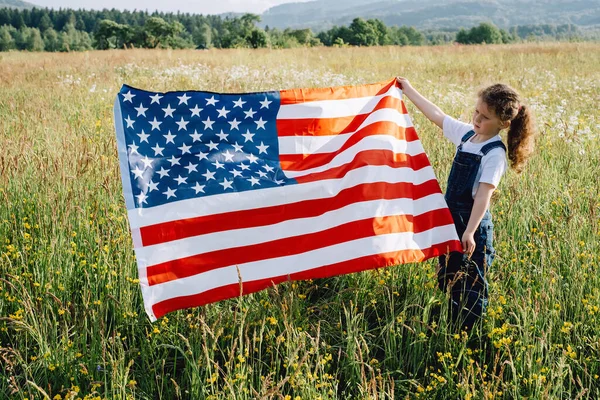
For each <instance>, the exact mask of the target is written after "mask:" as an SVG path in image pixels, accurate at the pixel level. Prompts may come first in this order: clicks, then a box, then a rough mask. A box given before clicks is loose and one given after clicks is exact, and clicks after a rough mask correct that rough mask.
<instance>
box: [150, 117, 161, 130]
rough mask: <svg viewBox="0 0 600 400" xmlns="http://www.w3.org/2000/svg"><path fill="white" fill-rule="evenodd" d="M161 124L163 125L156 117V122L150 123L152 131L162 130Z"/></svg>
mask: <svg viewBox="0 0 600 400" xmlns="http://www.w3.org/2000/svg"><path fill="white" fill-rule="evenodd" d="M160 124H162V122H161V121H158V120H157V119H156V117H154V120H153V121H150V125H152V129H151V130H155V129H156V130H160Z"/></svg>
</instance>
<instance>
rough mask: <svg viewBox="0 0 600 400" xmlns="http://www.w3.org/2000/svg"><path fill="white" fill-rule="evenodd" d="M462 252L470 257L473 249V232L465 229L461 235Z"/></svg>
mask: <svg viewBox="0 0 600 400" xmlns="http://www.w3.org/2000/svg"><path fill="white" fill-rule="evenodd" d="M462 246H463V252H464V253H465V254H466V255H468V256H469V257H471V254H473V252H474V251H475V238H474V237H473V233H471V232H467V231H465V233H464V234H463V237H462Z"/></svg>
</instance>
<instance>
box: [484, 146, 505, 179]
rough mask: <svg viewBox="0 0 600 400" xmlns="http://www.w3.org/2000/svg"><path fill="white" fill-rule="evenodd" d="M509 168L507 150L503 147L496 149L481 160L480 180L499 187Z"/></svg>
mask: <svg viewBox="0 0 600 400" xmlns="http://www.w3.org/2000/svg"><path fill="white" fill-rule="evenodd" d="M507 168H508V162H507V161H506V152H505V151H504V150H503V149H494V150H492V151H490V152H489V153H488V154H487V155H486V156H485V157H483V159H482V160H481V177H480V178H479V182H480V183H481V182H483V183H489V184H490V185H493V186H494V187H495V188H497V187H498V184H499V183H500V179H501V178H502V175H504V172H506V169H507Z"/></svg>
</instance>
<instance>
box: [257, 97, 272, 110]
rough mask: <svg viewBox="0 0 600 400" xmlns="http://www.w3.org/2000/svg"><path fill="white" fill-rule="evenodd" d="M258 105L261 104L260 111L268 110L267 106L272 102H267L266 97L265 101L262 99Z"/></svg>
mask: <svg viewBox="0 0 600 400" xmlns="http://www.w3.org/2000/svg"><path fill="white" fill-rule="evenodd" d="M259 103H260V104H261V105H260V108H261V109H262V108H266V109H269V104H271V103H272V101H269V100H267V96H265V99H264V100H263V101H259Z"/></svg>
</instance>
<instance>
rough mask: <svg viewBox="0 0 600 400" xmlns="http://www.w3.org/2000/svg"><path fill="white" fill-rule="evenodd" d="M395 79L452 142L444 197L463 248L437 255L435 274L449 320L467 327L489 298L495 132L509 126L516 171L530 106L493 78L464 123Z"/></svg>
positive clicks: (498, 155) (526, 142) (529, 127)
mask: <svg viewBox="0 0 600 400" xmlns="http://www.w3.org/2000/svg"><path fill="white" fill-rule="evenodd" d="M397 80H398V82H399V83H400V87H401V88H402V91H403V92H404V94H405V95H406V97H408V98H409V99H410V101H412V102H413V103H414V105H415V106H417V108H418V109H419V110H421V112H422V113H423V114H425V116H426V117H427V118H429V120H430V121H431V122H433V123H434V124H436V125H437V126H439V127H440V128H442V130H443V134H444V136H445V137H447V138H448V139H449V140H450V141H451V142H452V143H454V145H455V146H457V151H456V155H455V157H454V162H453V163H452V169H451V170H450V176H449V177H448V186H447V189H446V195H445V199H446V202H447V203H448V208H449V209H450V212H451V214H452V218H453V219H454V225H455V226H456V231H457V233H458V236H459V238H460V239H461V242H462V246H463V251H464V254H462V253H458V252H451V253H450V254H449V255H443V256H440V257H439V266H438V271H437V274H438V284H439V287H440V289H441V290H443V291H444V292H445V291H446V289H447V288H450V294H451V297H450V310H451V315H452V318H453V320H455V321H457V320H458V321H459V322H460V324H461V327H466V328H467V329H471V328H472V326H473V324H474V323H475V322H476V321H477V320H478V319H479V318H480V317H481V315H482V314H483V312H484V311H485V309H486V307H487V303H488V300H487V297H488V283H487V281H486V279H485V272H486V270H487V268H489V267H490V265H491V263H492V260H493V259H494V254H495V251H494V248H493V246H492V238H493V226H494V225H493V223H492V216H491V214H490V211H489V205H490V198H491V197H492V193H493V192H494V190H495V189H496V187H498V183H499V182H500V178H502V175H503V174H504V172H505V171H506V168H507V161H506V155H507V149H506V146H505V145H504V143H502V139H501V137H500V135H499V133H500V131H501V130H503V129H506V128H508V129H509V130H508V135H507V144H508V159H509V160H510V165H511V167H512V168H514V169H515V170H516V171H517V172H520V171H521V170H522V168H523V166H524V164H525V162H526V161H527V159H528V158H529V155H530V154H531V152H532V151H533V145H534V135H535V130H534V125H533V119H532V116H531V112H530V111H529V108H528V107H527V106H526V105H524V104H523V103H522V102H521V99H520V97H519V95H518V93H517V92H516V91H515V90H514V89H513V88H511V87H509V86H507V85H504V84H495V85H492V86H489V87H487V88H485V89H483V90H481V91H480V92H479V93H478V99H477V104H476V105H475V110H474V112H473V120H472V123H471V124H466V123H463V122H460V121H458V120H456V119H454V118H452V117H450V116H448V115H445V114H444V112H443V111H442V110H440V108H439V107H437V106H436V105H435V104H433V103H431V102H430V101H429V100H427V99H426V98H425V97H423V96H422V95H421V94H420V93H419V92H418V91H417V90H416V89H415V88H413V87H412V86H411V84H410V82H409V81H408V80H407V79H406V78H402V77H398V78H397Z"/></svg>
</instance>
